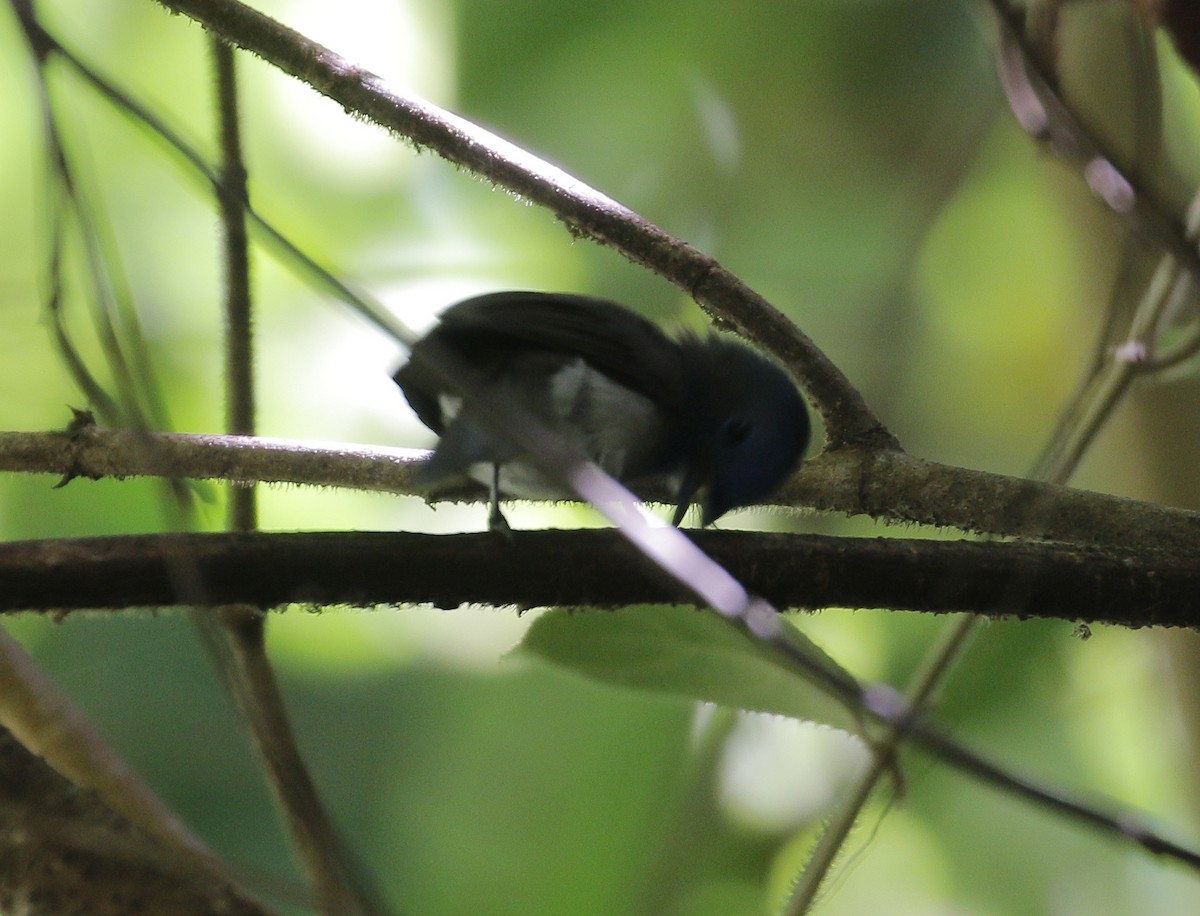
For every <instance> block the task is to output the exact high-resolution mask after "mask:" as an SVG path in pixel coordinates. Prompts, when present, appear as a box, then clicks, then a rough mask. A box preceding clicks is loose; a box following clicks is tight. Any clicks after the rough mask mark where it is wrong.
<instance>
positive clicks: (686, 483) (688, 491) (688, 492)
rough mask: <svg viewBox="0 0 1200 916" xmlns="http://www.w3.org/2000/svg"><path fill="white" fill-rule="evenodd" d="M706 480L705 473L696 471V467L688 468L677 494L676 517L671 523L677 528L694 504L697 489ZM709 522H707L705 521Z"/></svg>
mask: <svg viewBox="0 0 1200 916" xmlns="http://www.w3.org/2000/svg"><path fill="white" fill-rule="evenodd" d="M703 482H704V479H703V475H702V474H700V473H699V472H698V471H696V469H695V468H691V469H689V470H688V472H687V474H686V476H684V478H683V482H682V483H681V484H680V485H679V492H678V493H677V494H676V497H675V499H676V504H675V517H674V518H673V519H671V524H672V525H674V526H675V527H676V528H678V527H679V524H680V522H682V521H683V517H684V516H685V515H686V514H687V510H688V509H690V508H691V506H692V498H693V497H694V496H695V495H696V491H697V490H698V489H700V485H701V484H702V483H703ZM705 524H707V522H706V523H705Z"/></svg>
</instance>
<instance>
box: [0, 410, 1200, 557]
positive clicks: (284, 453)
mask: <svg viewBox="0 0 1200 916" xmlns="http://www.w3.org/2000/svg"><path fill="white" fill-rule="evenodd" d="M426 454H427V453H426V452H424V451H422V450H420V449H395V448H384V447H381V446H362V445H330V444H328V443H316V442H304V441H301V440H295V439H265V438H255V437H250V436H207V435H185V434H180V433H153V434H150V433H140V432H128V431H120V430H109V429H104V428H102V427H99V426H95V425H92V424H90V423H88V422H86V421H85V422H82V423H76V424H72V426H71V427H70V428H69V429H67V430H66V431H63V432H42V433H17V432H9V433H0V472H2V471H16V472H24V473H49V474H56V475H59V476H60V477H61V478H62V480H63V481H64V482H65V481H67V480H70V479H73V478H75V477H88V478H92V479H99V478H102V477H117V478H125V477H137V476H157V477H188V478H193V479H220V480H231V481H235V482H265V483H294V484H306V485H310V486H325V487H349V488H352V489H360V490H375V491H382V492H387V493H410V494H411V493H416V492H417V490H416V488H415V487H414V485H413V481H412V468H413V465H414V463H415V462H416V461H418V460H420V459H421V458H422V457H424V456H425V455H426ZM483 495H484V491H483V489H482V488H463V489H461V490H457V491H452V492H447V493H445V494H439V496H438V498H439V499H449V500H466V499H475V498H477V497H481V496H483ZM642 495H644V496H645V497H647V498H650V499H658V500H662V501H669V496H668V494H666V493H665V492H664V493H655V492H653V491H652V490H646V491H645V492H644V493H643V494H642ZM775 503H776V504H778V505H784V506H791V507H797V508H801V507H802V508H811V509H818V510H822V511H829V512H844V513H846V514H848V515H869V516H871V517H872V518H876V519H881V520H883V521H889V522H898V523H902V524H913V523H916V524H922V525H933V526H937V527H947V528H958V529H960V530H962V531H970V532H973V533H979V534H990V535H996V536H999V537H1020V538H1026V539H1030V540H1046V541H1066V542H1070V543H1073V544H1078V545H1088V546H1093V547H1103V548H1112V549H1115V550H1119V551H1123V552H1126V553H1141V552H1145V551H1155V550H1166V551H1172V552H1176V553H1180V554H1183V555H1191V554H1193V553H1194V552H1195V550H1196V545H1197V544H1198V543H1200V513H1197V512H1192V511H1188V510H1184V509H1175V508H1171V507H1166V506H1158V505H1154V504H1152V503H1146V502H1139V501H1137V500H1132V499H1124V498H1121V497H1117V496H1109V495H1106V494H1103V493H1092V492H1088V491H1085V490H1075V489H1071V488H1069V487H1063V486H1058V485H1055V484H1046V483H1039V482H1037V481H1032V480H1025V479H1022V478H1018V477H1008V476H1005V475H1003V474H991V473H988V472H986V471H976V470H970V469H967V468H956V467H950V466H948V465H941V464H937V463H935V462H931V461H924V460H922V459H920V458H916V457H914V456H912V455H909V454H908V453H906V452H902V451H891V450H884V451H878V450H874V449H869V450H859V449H843V450H841V451H838V452H826V453H824V454H822V455H819V456H818V457H817V458H814V459H812V460H810V461H807V462H805V464H804V465H803V467H802V468H801V469H800V471H799V472H798V473H797V474H796V475H795V477H793V479H792V480H791V482H790V483H789V484H788V485H787V486H786V487H785V488H784V490H783V491H782V492H781V493H780V494H779V495H778V496H777V497H776V500H775Z"/></svg>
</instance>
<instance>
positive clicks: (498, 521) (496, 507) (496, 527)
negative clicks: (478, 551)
mask: <svg viewBox="0 0 1200 916" xmlns="http://www.w3.org/2000/svg"><path fill="white" fill-rule="evenodd" d="M488 531H491V532H494V533H496V534H498V535H500V536H501V537H503V538H504V539H505V540H506V541H511V540H512V539H513V532H512V528H511V527H510V526H509V524H508V519H506V518H505V517H504V514H503V513H502V512H501V511H500V465H499V464H493V465H492V486H491V494H490V496H489V498H488Z"/></svg>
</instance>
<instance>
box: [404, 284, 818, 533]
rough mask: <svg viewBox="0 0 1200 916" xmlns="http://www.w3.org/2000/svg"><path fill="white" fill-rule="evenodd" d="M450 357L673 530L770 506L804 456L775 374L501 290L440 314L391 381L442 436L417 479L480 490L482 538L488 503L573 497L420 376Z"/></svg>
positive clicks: (604, 305)
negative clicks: (642, 490)
mask: <svg viewBox="0 0 1200 916" xmlns="http://www.w3.org/2000/svg"><path fill="white" fill-rule="evenodd" d="M438 351H440V352H446V351H448V352H449V353H451V354H452V355H453V356H454V357H455V358H456V359H459V360H461V361H462V362H463V363H464V364H465V365H468V366H470V367H471V368H472V370H473V371H474V372H476V373H477V379H478V381H479V382H480V383H482V384H483V385H485V386H487V387H488V389H489V390H491V391H493V392H495V393H496V394H497V395H499V396H501V397H503V398H511V399H514V400H515V401H516V403H518V404H520V405H521V407H523V408H524V409H526V410H528V411H529V412H530V413H531V414H532V415H533V416H534V417H535V418H536V419H537V420H538V421H540V422H541V423H542V424H544V425H545V426H546V427H547V428H548V429H549V430H550V431H552V432H553V433H554V434H556V435H559V436H562V437H563V438H564V440H565V441H566V444H568V445H569V446H570V447H572V448H574V449H575V450H576V451H577V452H579V453H582V454H583V455H584V456H586V457H587V458H588V459H589V460H591V461H593V462H594V463H595V464H597V465H598V466H599V467H600V468H601V469H603V470H604V471H605V472H607V473H608V474H609V475H611V476H612V477H615V478H616V479H617V480H619V481H621V482H622V483H637V482H650V481H657V482H660V483H663V484H665V485H666V486H667V487H668V488H669V490H670V491H671V492H673V493H674V502H675V513H674V517H673V519H672V524H674V525H676V526H679V525H680V524H681V523H682V522H683V520H684V517H685V515H686V513H687V511H688V509H689V508H690V507H691V506H692V504H693V503H694V502H695V501H697V500H699V502H700V518H701V526H702V527H704V526H708V525H710V524H712V523H713V522H715V521H716V520H717V519H719V518H720V517H721V516H722V515H724V514H725V513H726V512H728V511H730V510H731V509H736V508H739V507H742V506H749V505H752V504H754V503H757V502H759V501H761V500H763V499H764V498H766V497H768V496H769V495H770V494H771V493H772V492H773V491H774V490H775V489H776V488H777V487H778V486H779V485H780V484H782V483H783V481H784V480H785V479H786V478H787V477H788V475H789V474H791V472H792V471H793V470H794V469H795V468H796V466H797V465H798V464H799V462H800V460H801V459H802V457H803V454H804V451H805V449H806V448H807V447H808V443H809V437H810V435H811V423H810V421H809V416H808V409H807V407H806V406H805V403H804V400H803V398H802V397H801V395H800V393H799V391H798V390H797V388H796V386H795V384H794V383H793V382H792V380H791V378H790V377H789V376H788V375H787V373H785V372H784V371H783V369H781V368H780V367H779V366H778V365H776V364H775V363H773V362H772V361H770V360H769V359H768V358H767V357H765V356H764V355H762V354H760V353H758V352H757V351H755V350H753V349H751V348H750V347H749V346H747V345H745V344H743V343H741V342H739V341H737V340H735V339H732V338H730V337H728V336H724V335H718V334H715V333H710V334H708V335H706V336H701V335H698V334H694V333H690V332H685V333H683V334H681V335H680V336H678V337H674V338H672V337H670V336H668V335H667V334H666V333H665V332H664V331H663V330H662V329H661V328H659V327H658V326H657V325H656V324H654V323H653V322H651V321H649V320H648V319H646V318H644V317H643V316H641V315H639V314H638V313H637V312H635V311H633V310H631V309H629V308H626V307H625V306H622V305H619V304H617V303H615V302H610V301H608V300H605V299H599V298H594V297H591V296H584V295H576V294H572V293H551V292H534V291H504V292H495V293H489V294H485V295H481V296H475V297H472V298H469V299H465V300H463V301H461V302H458V303H456V304H454V305H452V306H450V307H449V308H447V309H446V310H445V311H444V312H443V313H442V315H441V316H440V320H439V322H438V324H437V325H435V326H434V328H433V329H432V330H431V331H430V332H429V333H428V334H426V335H425V336H424V337H422V338H421V339H420V340H418V341H417V342H416V344H415V345H414V346H413V349H412V351H411V354H410V358H409V360H408V362H406V363H405V364H404V365H402V366H401V367H400V368H399V369H398V370H397V371H396V372H395V374H394V375H393V380H394V381H395V382H396V384H397V385H399V387H400V389H401V391H402V392H403V393H404V396H405V398H406V399H407V400H408V403H409V405H410V406H411V407H412V409H413V411H414V412H415V413H416V415H417V417H418V418H419V419H420V420H421V422H422V423H424V424H425V425H426V426H427V427H429V429H431V430H432V431H433V432H435V433H436V434H437V435H438V436H439V440H438V444H437V447H436V449H435V450H434V453H433V455H432V456H431V457H430V458H429V459H427V460H426V461H425V462H424V463H423V464H422V466H420V467H419V468H418V470H417V471H416V473H415V479H416V481H417V483H418V484H419V485H421V486H424V487H427V488H436V487H437V486H440V485H444V484H445V483H448V482H450V481H452V480H454V479H461V478H462V477H464V476H466V477H470V478H472V479H475V480H477V481H479V482H480V483H482V484H484V485H485V486H487V487H489V489H490V492H491V500H490V503H489V516H488V519H489V527H490V528H492V529H493V530H499V531H502V532H507V531H508V530H509V529H508V525H507V522H506V521H505V519H504V516H503V515H502V514H501V512H500V508H499V499H500V495H501V494H504V495H505V496H509V497H518V498H527V499H566V498H572V497H573V495H574V494H572V493H569V492H565V491H564V489H563V488H562V486H561V485H558V484H556V482H555V481H553V480H552V479H550V478H548V477H547V476H546V475H544V474H542V473H541V472H540V471H539V470H538V469H537V468H536V467H534V466H533V465H532V463H530V462H528V461H523V460H522V456H521V451H520V449H519V448H518V447H517V446H516V445H514V444H512V443H510V442H508V441H507V439H506V437H503V436H500V435H497V434H495V433H494V432H492V431H491V430H492V428H491V427H490V426H489V425H488V424H486V423H483V422H481V420H480V414H479V412H478V410H474V409H473V408H472V405H471V403H470V402H469V401H468V402H467V403H465V404H464V402H463V399H462V398H461V397H460V396H458V395H457V394H455V393H454V392H452V391H450V390H448V386H447V385H445V383H444V381H443V378H444V377H443V376H442V375H441V374H439V373H438V372H436V371H434V370H431V369H430V363H431V362H436V358H437V357H436V355H435V354H436V352H438Z"/></svg>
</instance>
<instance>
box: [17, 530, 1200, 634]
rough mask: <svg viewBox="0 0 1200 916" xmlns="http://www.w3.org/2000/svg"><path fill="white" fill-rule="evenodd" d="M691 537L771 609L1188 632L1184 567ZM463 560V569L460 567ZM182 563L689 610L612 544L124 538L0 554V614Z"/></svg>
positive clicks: (981, 546) (1191, 597) (1195, 591)
mask: <svg viewBox="0 0 1200 916" xmlns="http://www.w3.org/2000/svg"><path fill="white" fill-rule="evenodd" d="M691 536H692V538H693V539H694V540H695V541H696V543H697V544H698V545H699V546H700V547H701V548H702V549H703V550H704V551H705V552H706V553H708V554H709V555H710V556H711V557H713V559H715V560H716V561H717V562H719V563H721V564H722V565H723V566H725V568H727V569H728V570H729V571H730V572H731V573H732V574H733V575H734V576H736V577H737V578H738V579H739V580H740V581H742V582H743V583H744V584H745V585H746V587H747V588H749V589H752V590H753V591H754V593H756V594H759V595H762V596H763V597H765V598H766V599H767V600H769V601H771V602H772V603H773V604H775V605H776V606H778V607H784V608H820V607H828V606H836V607H852V608H855V607H862V608H894V609H900V610H914V611H927V612H934V613H946V612H953V611H962V610H969V611H974V612H977V613H980V614H985V615H988V616H992V617H996V616H1007V615H1018V616H1022V617H1046V618H1057V619H1066V620H1081V621H1085V622H1089V623H1111V624H1118V625H1123V626H1135V627H1136V626H1183V627H1197V626H1200V588H1197V582H1200V558H1196V559H1192V560H1183V559H1182V558H1180V557H1176V556H1168V555H1160V554H1154V555H1150V556H1148V557H1130V556H1126V555H1121V554H1117V553H1113V552H1105V551H1093V550H1080V549H1074V548H1069V547H1064V546H1057V545H1046V544H1039V545H1025V544H1017V543H975V542H966V541H955V542H947V541H929V540H905V539H899V538H878V539H858V538H830V537H820V536H814V535H780V534H757V533H746V532H722V531H700V532H693V533H692V535H691ZM464 558H468V559H465V560H464ZM181 563H188V564H191V566H192V568H193V570H194V571H195V577H196V578H197V579H198V581H199V582H200V583H202V587H203V589H204V591H205V593H206V596H207V599H208V601H209V603H211V604H213V605H221V604H232V603H243V604H248V605H254V606H257V607H263V608H273V607H280V606H282V605H286V604H289V603H303V604H320V605H331V604H333V605H336V604H346V605H356V606H372V605H376V604H412V603H430V604H434V605H437V606H439V607H446V608H454V607H458V606H459V605H461V604H468V603H481V604H490V605H496V606H515V607H518V608H529V607H539V606H545V605H587V606H591V607H603V608H612V607H618V606H622V605H628V604H635V603H639V602H670V603H681V604H685V603H692V602H693V601H694V599H693V598H691V597H690V596H689V595H688V594H687V593H685V592H684V591H683V590H682V588H677V587H672V586H671V585H669V584H667V583H664V582H663V580H662V578H661V576H657V575H655V573H654V571H653V570H652V569H651V568H650V567H649V566H648V565H647V563H646V561H645V560H644V559H642V558H641V557H640V556H639V555H638V554H636V552H635V551H634V549H633V548H632V547H630V546H629V545H628V544H627V543H626V542H625V541H623V540H622V539H621V537H620V535H619V534H617V532H615V531H605V530H592V531H572V532H560V531H519V532H516V533H515V535H514V538H513V541H512V543H511V544H506V543H503V542H501V541H499V540H498V539H497V538H496V537H495V536H494V535H492V534H467V535H423V534H407V533H392V532H386V533H385V532H317V533H289V534H268V533H223V534H189V535H135V536H128V537H106V538H84V539H79V540H55V541H24V542H14V543H9V544H4V545H0V610H2V611H4V612H13V611H19V610H25V609H43V608H53V609H55V610H56V612H62V611H69V610H77V609H106V608H107V609H120V608H128V607H158V606H169V605H172V604H177V603H179V602H180V601H181V600H182V599H181V598H180V597H179V591H178V583H177V582H176V581H174V580H175V577H176V575H177V573H178V569H179V566H180V564H181Z"/></svg>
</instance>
